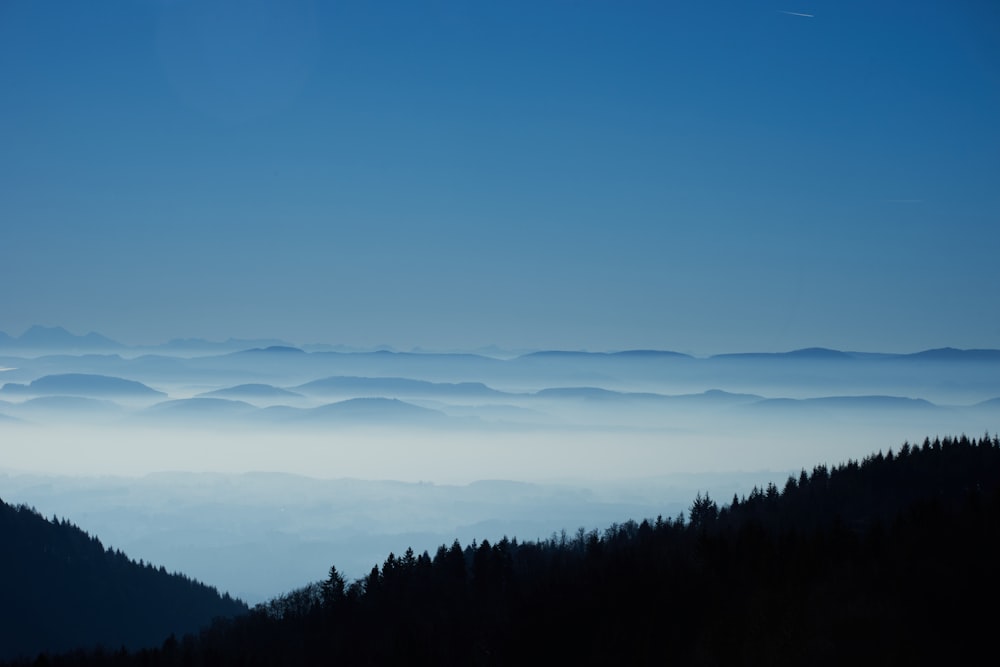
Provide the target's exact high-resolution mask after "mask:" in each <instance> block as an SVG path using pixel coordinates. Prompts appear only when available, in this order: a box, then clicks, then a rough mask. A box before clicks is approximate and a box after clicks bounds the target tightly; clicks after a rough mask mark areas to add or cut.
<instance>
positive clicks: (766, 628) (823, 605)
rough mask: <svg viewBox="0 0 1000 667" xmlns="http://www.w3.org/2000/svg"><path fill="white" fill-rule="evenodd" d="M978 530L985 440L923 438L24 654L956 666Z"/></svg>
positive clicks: (152, 661)
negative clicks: (593, 524) (183, 630)
mask: <svg viewBox="0 0 1000 667" xmlns="http://www.w3.org/2000/svg"><path fill="white" fill-rule="evenodd" d="M998 528H1000V439H997V438H995V437H994V438H990V437H989V436H984V437H982V438H980V439H978V440H977V439H969V438H966V437H965V436H962V437H960V438H945V439H944V440H934V441H930V440H925V441H924V442H923V443H922V444H921V445H919V446H911V445H909V444H904V445H903V446H902V447H901V448H900V449H899V451H898V452H896V453H893V452H892V451H891V450H890V452H889V453H888V454H885V455H883V454H882V453H879V454H876V455H873V456H870V457H868V458H866V459H864V460H863V461H860V462H857V461H849V462H847V463H844V464H841V465H839V466H836V467H833V468H828V467H827V466H826V465H818V466H816V467H815V468H813V470H812V471H811V472H807V471H805V470H803V471H802V473H801V474H800V475H799V476H797V477H791V478H789V479H788V480H787V481H786V482H785V484H784V486H783V487H782V488H778V487H777V486H775V485H769V486H768V487H767V488H765V489H754V491H753V492H752V493H751V494H750V495H749V496H747V497H743V498H736V497H734V498H733V499H732V501H731V502H730V503H729V504H726V505H722V506H720V505H718V503H717V502H716V501H715V500H713V499H711V498H708V497H702V496H700V495H699V496H698V497H697V498H695V500H694V502H693V503H692V505H691V508H690V511H689V513H688V515H687V516H678V517H675V518H662V517H657V518H656V519H655V520H646V521H642V522H641V523H636V522H635V521H626V522H625V523H623V524H616V525H612V526H610V527H608V528H607V529H606V530H604V531H603V532H598V531H593V532H589V533H588V532H585V531H583V530H580V531H578V532H577V533H576V534H574V535H566V534H562V535H553V536H552V538H550V539H548V540H541V541H527V542H519V541H518V540H516V539H506V538H504V539H503V540H501V541H499V542H497V543H496V544H490V543H489V542H487V541H483V542H481V543H479V544H477V543H475V542H473V543H472V544H470V545H467V546H465V547H462V546H461V545H460V544H459V543H458V542H457V541H456V542H455V543H453V544H452V545H451V546H450V547H448V546H446V545H442V546H441V547H440V548H439V549H438V550H437V553H435V554H434V555H433V556H431V555H430V554H429V553H427V552H424V553H422V554H419V555H417V554H414V553H413V551H412V550H407V552H406V553H405V554H403V555H402V556H401V557H397V556H395V555H394V554H390V555H389V556H388V558H387V559H386V560H385V562H384V563H383V565H382V566H381V567H377V566H376V567H374V568H373V569H372V571H371V573H370V575H369V576H368V577H366V578H364V579H361V580H358V581H355V582H353V583H349V584H348V583H347V582H345V581H344V579H343V577H341V576H340V574H339V573H338V572H337V570H336V568H335V567H331V569H330V574H329V577H328V578H327V580H326V581H324V582H319V583H315V584H311V585H308V586H305V587H303V588H301V589H298V590H296V591H292V592H290V593H288V594H286V595H284V596H281V597H279V598H277V599H275V600H273V601H271V602H270V603H267V604H265V605H259V606H258V607H256V608H255V609H254V610H253V611H251V612H250V613H249V614H247V615H245V616H241V617H236V618H229V619H221V620H217V621H216V622H215V623H213V624H212V625H211V626H210V627H207V628H206V629H204V630H202V631H201V632H200V633H197V634H191V635H187V636H183V637H178V636H172V637H170V638H168V639H167V640H166V641H165V642H163V643H162V645H161V647H160V648H158V649H155V650H143V651H139V652H137V653H132V654H128V653H126V652H118V653H113V652H98V653H90V654H85V653H76V654H72V655H66V656H42V657H41V658H40V659H39V661H40V662H42V663H44V664H53V665H88V664H120V665H313V664H345V665H355V664H404V663H406V664H435V665H506V664H542V663H546V664H573V663H577V664H680V665H758V664H789V665H802V664H819V665H843V664H934V665H942V664H972V663H974V662H976V660H977V657H978V656H979V655H990V652H989V651H990V650H991V649H992V645H993V640H992V636H993V630H994V627H993V625H994V620H995V616H994V615H993V613H992V612H991V611H990V609H991V608H992V607H991V606H992V605H995V603H996V600H997V599H998V598H997V594H998V593H1000V585H998V584H1000V574H998V570H997V567H996V564H997V562H1000V561H998V556H1000V529H998ZM46 595H52V596H54V600H58V599H59V594H58V593H57V592H55V591H51V592H48V591H47V592H46ZM51 622H52V623H56V622H59V621H58V620H57V619H53V620H52V621H51ZM26 664H30V663H26Z"/></svg>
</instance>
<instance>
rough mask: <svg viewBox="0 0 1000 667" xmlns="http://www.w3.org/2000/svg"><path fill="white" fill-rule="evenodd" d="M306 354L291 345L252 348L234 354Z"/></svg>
mask: <svg viewBox="0 0 1000 667" xmlns="http://www.w3.org/2000/svg"><path fill="white" fill-rule="evenodd" d="M261 353H263V354H308V353H307V352H306V351H305V350H302V349H299V348H297V347H292V346H291V345H269V346H268V347H254V348H251V349H249V350H242V351H241V352H236V354H261Z"/></svg>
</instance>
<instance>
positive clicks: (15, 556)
mask: <svg viewBox="0 0 1000 667" xmlns="http://www.w3.org/2000/svg"><path fill="white" fill-rule="evenodd" d="M246 610H247V608H246V605H245V604H243V603H242V602H240V601H239V600H234V599H232V598H230V596H229V594H224V595H220V594H219V592H218V591H217V590H216V589H215V588H212V587H209V586H206V585H204V584H201V583H199V582H196V581H193V580H192V579H190V578H189V577H187V576H185V575H183V574H169V573H168V572H167V571H166V569H164V568H163V567H159V568H157V567H154V566H153V565H152V564H150V563H145V562H143V561H139V562H136V561H134V560H132V559H130V558H129V557H128V556H126V555H125V554H123V553H122V552H121V551H118V550H112V549H111V548H107V549H106V548H105V547H104V545H103V544H101V541H100V540H98V539H97V538H96V537H92V536H90V535H88V534H87V533H85V532H84V531H82V530H80V529H79V528H78V527H76V526H74V525H73V524H71V523H69V522H68V521H66V520H65V519H62V520H60V519H58V518H57V517H55V516H53V517H52V519H51V520H49V519H46V518H45V517H43V516H42V515H40V514H39V513H38V512H37V511H35V510H34V509H32V508H30V507H27V506H25V505H20V506H16V507H15V506H11V505H8V504H6V503H4V502H0V660H2V659H10V658H13V657H17V656H23V655H31V656H34V655H36V654H37V653H38V652H39V651H41V650H45V651H49V652H55V651H68V650H71V649H77V648H80V647H87V648H90V647H96V646H98V645H104V646H113V647H116V648H118V647H122V646H124V647H127V648H131V649H137V648H141V647H145V646H156V645H159V644H160V643H162V641H163V637H164V636H165V634H170V633H171V632H176V633H188V632H194V631H196V630H198V629H199V628H200V627H202V626H204V625H206V624H208V623H209V622H210V621H211V620H212V619H213V618H216V617H218V616H233V615H235V614H242V613H245V612H246Z"/></svg>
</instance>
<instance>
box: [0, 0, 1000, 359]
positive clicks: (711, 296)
mask: <svg viewBox="0 0 1000 667" xmlns="http://www.w3.org/2000/svg"><path fill="white" fill-rule="evenodd" d="M998 34H1000V5H998V4H997V3H996V2H995V1H993V0H979V1H971V0H970V1H962V0H949V1H947V2H944V1H940V0H936V1H929V0H928V1H922V0H905V1H903V0H900V1H890V0H887V1H879V2H872V1H871V0H836V1H834V0H796V1H795V2H785V1H782V2H771V1H767V0H762V1H759V2H757V1H753V0H739V1H727V0H720V1H716V2H696V1H693V0H687V1H684V2H674V1H671V0H659V1H657V2H626V1H619V0H614V1H612V0H608V1H607V2H566V1H558V2H556V1H552V2H547V1H544V0H531V1H528V2H516V1H511V0H504V1H503V2H470V1H468V0H462V1H459V2H450V1H447V0H436V1H433V2H430V1H429V2H419V1H416V0H412V1H408V2H399V3H393V2H363V1H358V2H332V1H331V2H316V3H309V2H293V1H289V0H283V1H281V2H274V3H268V2H259V1H255V0H232V1H231V2H205V1H197V2H195V1H190V2H184V1H181V0H160V1H154V0H130V1H125V0H119V1H113V0H107V1H103V0H102V1H100V2H80V1H78V0H71V1H65V2H58V1H51V2H50V1H45V0H0V330H2V331H6V332H8V333H10V334H13V335H16V334H19V333H20V332H21V331H23V330H24V329H26V328H27V327H28V326H30V325H31V324H35V323H39V324H47V325H62V326H65V327H67V328H69V329H70V330H72V331H74V332H76V333H85V332H87V331H91V330H96V331H100V332H101V333H104V334H106V335H108V336H111V337H113V338H117V339H119V340H122V341H124V342H130V343H144V342H158V341H163V340H166V339H168V338H172V337H175V336H202V337H207V338H226V337H229V336H237V337H257V336H267V337H281V338H285V339H288V340H291V341H293V342H302V343H304V342H315V341H324V342H334V343H347V344H353V345H375V344H382V343H388V344H391V345H395V346H397V347H401V348H409V347H412V346H423V347H427V348H438V349H440V348H455V347H466V348H474V347H478V346H480V345H486V344H491V343H493V344H498V345H501V346H506V347H558V348H574V349H575V348H587V349H593V350H602V349H622V348H651V347H655V348H663V349H675V350H681V351H687V352H694V353H713V352H720V351H743V350H787V349H794V348H799V347H806V346H813V345H820V346H827V347H837V348H842V349H863V350H880V351H913V350H918V349H923V348H929V347H940V346H945V345H951V346H955V347H1000V308H998V307H997V306H998V296H997V295H998V294H1000V271H998V270H997V259H998V251H1000V121H998V119H1000V39H997V35H998Z"/></svg>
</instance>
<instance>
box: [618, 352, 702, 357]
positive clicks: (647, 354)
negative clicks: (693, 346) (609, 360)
mask: <svg viewBox="0 0 1000 667" xmlns="http://www.w3.org/2000/svg"><path fill="white" fill-rule="evenodd" d="M611 356H615V357H688V358H689V357H690V356H691V355H689V354H684V353H683V352H674V351H672V350H622V351H621V352H612V353H611Z"/></svg>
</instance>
